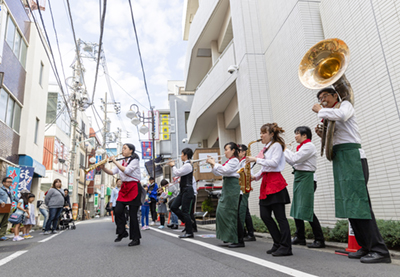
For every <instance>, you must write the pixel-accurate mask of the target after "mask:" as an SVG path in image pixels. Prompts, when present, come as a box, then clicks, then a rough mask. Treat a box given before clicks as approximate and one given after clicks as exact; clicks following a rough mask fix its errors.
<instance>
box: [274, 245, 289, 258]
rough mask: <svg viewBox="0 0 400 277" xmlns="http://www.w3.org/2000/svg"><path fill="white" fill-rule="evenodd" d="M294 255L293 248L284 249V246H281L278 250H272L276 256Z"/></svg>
mask: <svg viewBox="0 0 400 277" xmlns="http://www.w3.org/2000/svg"><path fill="white" fill-rule="evenodd" d="M291 255H293V253H292V250H287V249H283V248H282V247H279V249H278V250H276V251H275V252H272V256H274V257H283V256H291Z"/></svg>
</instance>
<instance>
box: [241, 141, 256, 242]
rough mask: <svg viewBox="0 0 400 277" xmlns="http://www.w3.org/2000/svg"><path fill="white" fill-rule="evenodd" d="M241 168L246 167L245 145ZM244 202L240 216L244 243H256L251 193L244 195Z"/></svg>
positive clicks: (242, 202)
mask: <svg viewBox="0 0 400 277" xmlns="http://www.w3.org/2000/svg"><path fill="white" fill-rule="evenodd" d="M238 146H239V160H240V162H239V168H244V167H245V165H246V154H247V146H246V145H244V144H239V145H238ZM240 194H242V200H241V201H240V207H239V214H240V222H241V224H242V226H243V240H244V241H256V237H255V236H254V227H253V220H252V219H251V215H250V211H249V197H250V192H249V193H243V192H242V191H240Z"/></svg>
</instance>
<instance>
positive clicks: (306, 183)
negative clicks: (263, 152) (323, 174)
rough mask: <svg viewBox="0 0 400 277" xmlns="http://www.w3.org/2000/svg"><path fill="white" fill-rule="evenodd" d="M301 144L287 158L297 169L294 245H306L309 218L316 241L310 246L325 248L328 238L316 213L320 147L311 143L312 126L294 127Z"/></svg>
mask: <svg viewBox="0 0 400 277" xmlns="http://www.w3.org/2000/svg"><path fill="white" fill-rule="evenodd" d="M294 133H295V140H296V142H297V143H299V145H298V146H297V148H296V152H292V151H291V150H289V149H287V148H286V149H285V152H284V153H285V159H286V162H287V163H288V164H290V165H291V166H292V167H293V169H294V183H293V200H292V207H291V209H290V216H292V217H293V218H294V222H295V224H296V235H295V237H294V238H293V239H292V244H300V245H306V237H305V229H304V220H307V221H308V222H309V223H310V225H311V228H312V230H313V234H314V242H313V243H312V244H309V245H307V247H309V248H324V247H325V239H324V233H323V232H322V228H321V225H320V224H319V220H318V218H317V216H316V215H315V213H314V192H315V190H316V189H317V181H316V180H315V171H316V169H317V149H316V148H315V145H314V144H313V143H312V142H311V139H312V134H311V129H310V128H309V127H307V126H299V127H297V128H296V129H295V130H294Z"/></svg>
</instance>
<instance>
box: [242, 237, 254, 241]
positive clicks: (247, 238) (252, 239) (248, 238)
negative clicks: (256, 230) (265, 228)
mask: <svg viewBox="0 0 400 277" xmlns="http://www.w3.org/2000/svg"><path fill="white" fill-rule="evenodd" d="M243 240H244V241H256V237H255V236H246V237H244V238H243Z"/></svg>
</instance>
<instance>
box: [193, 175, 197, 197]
mask: <svg viewBox="0 0 400 277" xmlns="http://www.w3.org/2000/svg"><path fill="white" fill-rule="evenodd" d="M193 191H194V195H195V196H196V195H197V182H196V179H195V178H194V176H193Z"/></svg>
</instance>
